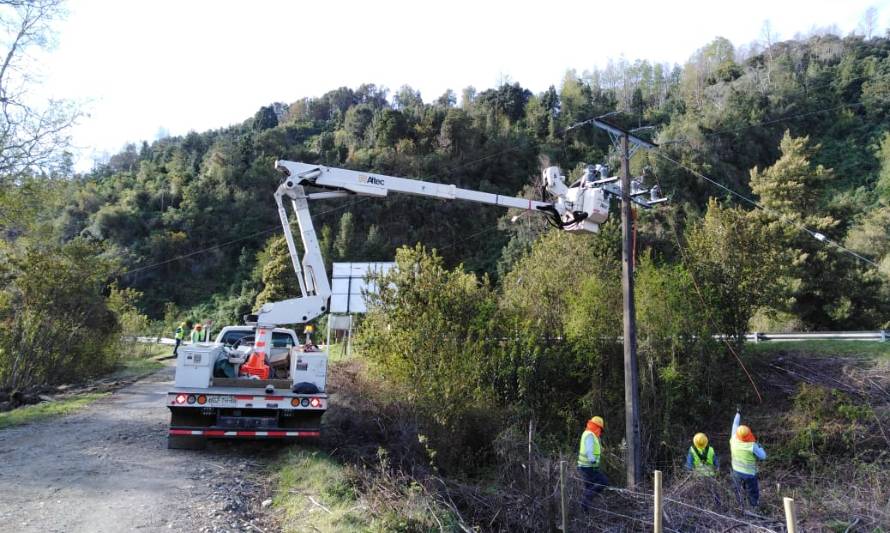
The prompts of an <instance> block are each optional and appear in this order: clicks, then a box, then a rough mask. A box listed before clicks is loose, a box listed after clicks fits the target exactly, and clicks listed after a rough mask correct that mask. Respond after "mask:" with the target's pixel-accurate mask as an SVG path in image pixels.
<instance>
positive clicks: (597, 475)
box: [578, 416, 609, 509]
mask: <svg viewBox="0 0 890 533" xmlns="http://www.w3.org/2000/svg"><path fill="white" fill-rule="evenodd" d="M603 427H605V423H604V422H603V419H602V417H599V416H595V417H593V418H591V419H590V420H588V421H587V426H586V427H585V428H584V433H582V434H581V443H580V444H579V446H578V473H580V474H581V478H582V479H583V480H584V496H583V498H582V500H581V505H582V506H583V507H584V509H590V505H591V503H592V501H593V495H594V494H596V493H599V492H602V490H603V489H604V488H606V487H607V486H609V478H607V477H606V475H605V474H603V471H602V470H601V469H600V466H601V458H602V454H603V445H602V442H600V438H601V437H602V434H603Z"/></svg>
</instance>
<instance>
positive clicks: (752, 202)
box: [654, 150, 879, 268]
mask: <svg viewBox="0 0 890 533" xmlns="http://www.w3.org/2000/svg"><path fill="white" fill-rule="evenodd" d="M654 152H655V155H657V156H658V157H661V158H662V159H665V160H667V161H670V162H671V163H673V164H675V165H677V166H679V167H680V168H683V169H684V170H686V171H687V172H689V173H690V174H692V175H693V176H696V177H698V178H701V179H703V180H705V181H707V182H709V183H711V184H713V185H714V186H716V187H719V188H720V189H723V190H724V191H726V192H728V193H730V194H731V195H733V196H735V197H736V198H739V199H740V200H742V201H743V202H746V203H748V204H750V205H752V206H754V207H755V208H756V209H760V210H762V211H764V212H765V213H769V214H771V215H773V216H775V217H776V218H777V219H778V220H779V221H780V222H784V223H786V224H788V225H790V226H793V227H794V228H796V229H798V230H799V231H803V232H805V233H808V234H809V235H810V236H811V237H813V238H814V239H816V240H817V241H819V242H824V243H827V244H830V245H832V246H834V247H835V248H837V249H839V250H841V251H843V252H844V253H847V254H850V255H852V256H853V257H855V258H857V259H859V260H860V261H863V262H865V263H867V264H869V265H871V266H873V267H875V268H879V265H878V264H877V263H875V262H874V261H872V260H871V259H868V258H867V257H864V256H862V255H860V254H858V253H856V252H854V251H853V250H851V249H849V248H847V247H845V246H843V245H842V244H840V243H838V242H837V241H834V240H832V239H830V238H828V237H827V236H826V235H825V234H823V233H819V232H818V231H815V230H812V229H810V228H808V227H806V226H804V225H803V224H800V223H796V222H794V221H790V220H787V219H786V218H783V217H782V216H781V214H780V213H777V212H775V211H773V210H771V209H768V208H767V207H765V206H763V205H762V204H760V203H758V202H757V201H755V200H753V199H751V198H748V197H747V196H745V195H743V194H741V193H739V192H736V191H734V190H733V189H731V188H729V187H727V186H726V185H723V184H722V183H720V182H718V181H717V180H714V179H712V178H709V177H708V176H706V175H704V174H702V173H701V172H699V171H697V170H695V169H693V168H690V167H689V166H687V165H684V164H683V163H681V162H679V161H677V160H676V159H673V158H671V157H669V156H667V155H665V154H664V153H663V152H662V151H661V150H654Z"/></svg>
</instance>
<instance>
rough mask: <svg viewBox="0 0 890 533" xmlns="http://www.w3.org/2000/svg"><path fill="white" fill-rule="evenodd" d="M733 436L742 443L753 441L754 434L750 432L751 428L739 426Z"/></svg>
mask: <svg viewBox="0 0 890 533" xmlns="http://www.w3.org/2000/svg"><path fill="white" fill-rule="evenodd" d="M735 436H736V437H737V438H738V439H739V440H740V441H743V442H751V441H753V440H755V439H754V433H753V432H751V428H749V427H748V426H739V429H737V430H736V432H735Z"/></svg>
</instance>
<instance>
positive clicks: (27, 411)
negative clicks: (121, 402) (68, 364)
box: [0, 392, 111, 429]
mask: <svg viewBox="0 0 890 533" xmlns="http://www.w3.org/2000/svg"><path fill="white" fill-rule="evenodd" d="M109 394H111V393H110V392H85V393H83V394H77V395H74V396H72V397H70V398H65V399H61V400H56V401H54V402H43V403H38V404H34V405H27V406H25V407H19V408H18V409H13V410H12V411H6V412H3V413H0V429H3V428H8V427H12V426H18V425H21V424H28V423H31V422H37V421H39V420H45V419H47V418H52V417H55V416H62V415H67V414H70V413H73V412H74V411H76V410H78V409H81V408H83V407H86V406H87V405H89V404H91V403H93V402H95V401H96V400H98V399H100V398H104V397H105V396H108V395H109Z"/></svg>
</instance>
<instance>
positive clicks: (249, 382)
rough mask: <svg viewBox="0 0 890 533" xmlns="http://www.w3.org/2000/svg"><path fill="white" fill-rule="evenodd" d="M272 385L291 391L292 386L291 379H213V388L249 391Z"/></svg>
mask: <svg viewBox="0 0 890 533" xmlns="http://www.w3.org/2000/svg"><path fill="white" fill-rule="evenodd" d="M267 385H272V386H273V387H275V390H276V391H278V390H290V388H291V386H292V384H291V381H290V380H289V379H238V378H213V381H211V383H210V386H211V387H235V388H241V389H244V388H247V389H265V388H266V386H267Z"/></svg>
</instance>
